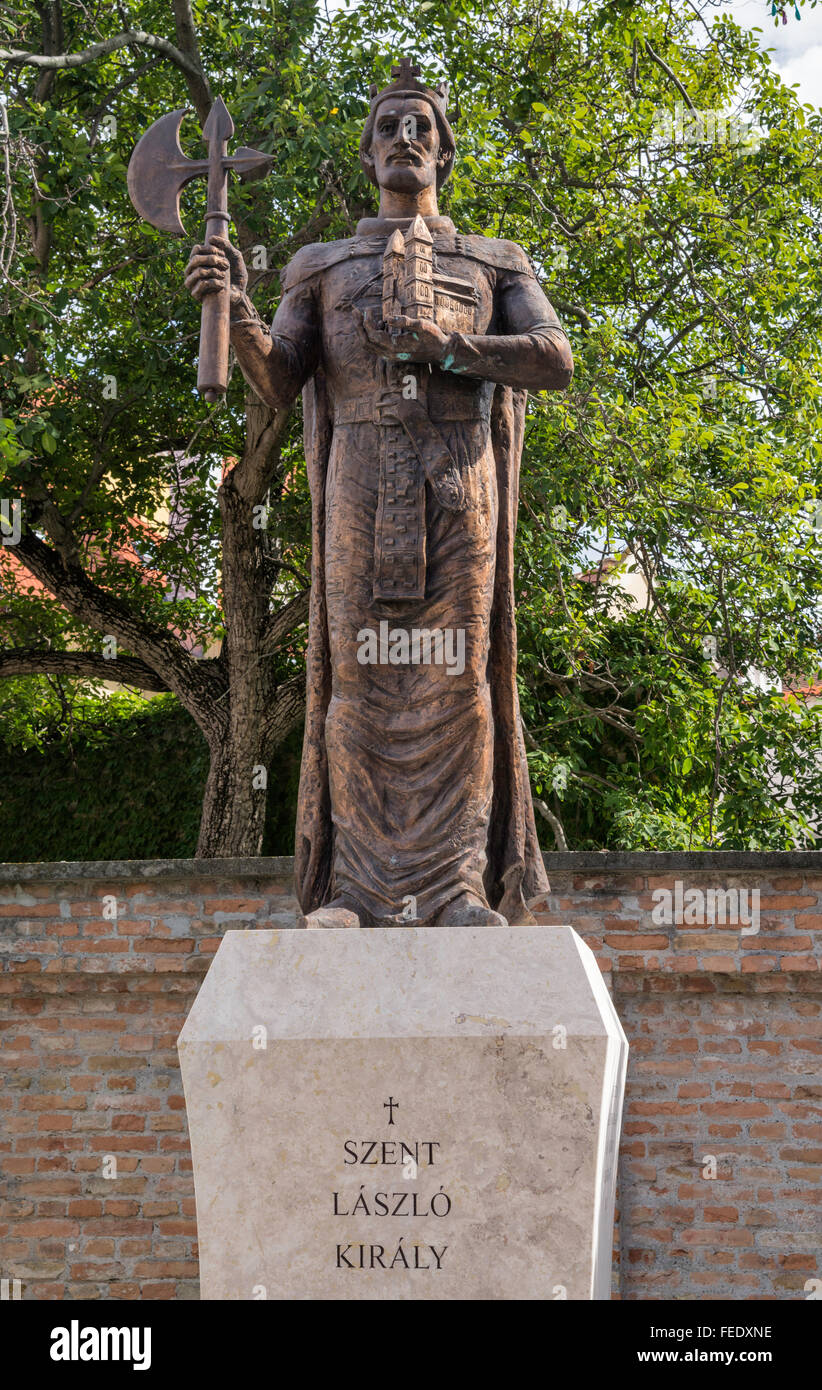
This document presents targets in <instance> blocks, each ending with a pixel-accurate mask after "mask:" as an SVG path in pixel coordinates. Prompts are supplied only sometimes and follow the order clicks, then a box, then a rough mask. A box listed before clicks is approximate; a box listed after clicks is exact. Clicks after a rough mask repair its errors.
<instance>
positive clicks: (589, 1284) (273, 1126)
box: [178, 926, 628, 1299]
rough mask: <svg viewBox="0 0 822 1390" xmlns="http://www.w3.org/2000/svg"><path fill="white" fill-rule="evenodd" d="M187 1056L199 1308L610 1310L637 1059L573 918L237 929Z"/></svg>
mask: <svg viewBox="0 0 822 1390" xmlns="http://www.w3.org/2000/svg"><path fill="white" fill-rule="evenodd" d="M178 1048H179V1053H180V1062H181V1066H182V1072H183V1083H184V1086H185V1094H186V1105H187V1109H188V1123H189V1129H190V1132H191V1143H192V1151H193V1156H194V1178H195V1184H196V1191H197V1224H198V1239H199V1247H200V1270H201V1289H202V1296H203V1298H216V1299H226V1298H239V1299H252V1298H270V1299H329V1298H330V1299H347V1298H365V1299H395V1298H396V1299H429V1298H432V1299H558V1298H563V1297H567V1298H573V1299H592V1298H593V1299H607V1298H609V1297H610V1286H611V1247H612V1235H613V1205H614V1184H615V1178H616V1152H617V1144H618V1138H619V1129H620V1112H621V1105H622V1093H623V1088H624V1079H625V1063H626V1058H627V1051H628V1047H627V1043H626V1041H625V1036H624V1034H623V1032H622V1029H621V1027H620V1025H619V1021H618V1019H617V1016H616V1013H615V1012H614V1008H613V1005H612V1004H611V1001H610V998H609V996H608V992H607V990H606V988H605V985H604V982H603V980H602V977H601V975H600V972H599V970H598V968H597V965H596V962H595V960H594V957H593V955H592V954H591V951H590V950H589V949H588V947H587V946H586V945H585V944H584V943H583V942H582V941H581V940H580V938H579V937H578V936H577V935H576V933H575V932H574V931H572V929H571V928H570V927H547V926H543V927H480V928H473V927H454V928H443V929H437V928H423V927H416V928H415V927H397V928H379V929H374V930H352V931H345V930H336V931H335V930H331V931H300V930H296V929H295V930H293V931H290V930H281V931H229V932H228V933H227V934H226V936H225V938H224V940H223V942H222V944H221V946H220V949H219V951H218V952H217V955H216V957H215V959H214V962H213V964H212V966H211V969H210V970H209V972H208V975H207V977H206V980H205V983H204V984H203V986H202V988H201V990H200V992H199V994H198V996H197V999H196V1000H195V1003H194V1006H193V1008H192V1010H191V1013H190V1014H189V1016H188V1018H187V1020H186V1023H185V1026H184V1028H183V1031H182V1033H181V1034H180V1038H179V1042H178Z"/></svg>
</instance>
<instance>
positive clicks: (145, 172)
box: [127, 97, 273, 401]
mask: <svg viewBox="0 0 822 1390" xmlns="http://www.w3.org/2000/svg"><path fill="white" fill-rule="evenodd" d="M186 112H187V108H186V107H182V108H181V109H180V110H179V111H172V112H170V114H169V115H168V116H161V117H160V119H159V120H157V121H155V122H154V124H153V125H152V126H149V128H148V130H147V131H146V133H145V135H143V136H142V138H141V139H140V140H139V141H138V142H137V144H136V146H135V148H134V152H133V154H132V156H131V159H130V161H129V166H128V176H127V177H128V191H129V196H130V197H131V201H132V203H133V204H134V206H135V208H136V209H137V211H138V212H139V214H140V216H141V217H142V218H144V219H145V221H146V222H150V223H151V225H152V227H157V228H158V229H159V230H160V231H161V232H172V233H174V235H175V236H185V227H184V226H183V224H182V222H181V221H180V194H181V192H182V190H183V189H184V188H185V186H186V184H187V183H190V182H191V180H192V179H196V178H197V176H198V175H201V174H202V175H207V177H208V198H207V203H206V235H205V241H206V245H208V244H209V243H210V242H211V240H212V238H213V237H214V236H219V235H221V234H223V233H225V232H226V231H227V229H228V221H229V218H228V201H227V196H228V190H227V185H228V174H229V170H231V169H233V170H234V171H235V172H236V173H248V172H250V171H251V170H252V169H259V168H262V166H263V165H265V164H270V163H271V162H272V159H273V157H272V156H271V155H268V154H263V153H262V151H261V150H251V149H248V148H247V147H246V146H241V147H240V149H238V151H237V153H236V154H234V155H227V154H226V145H227V143H228V141H229V140H230V139H231V136H232V135H233V134H234V122H233V121H232V119H231V116H230V115H229V113H228V110H227V108H226V105H225V102H224V101H223V99H222V97H217V100H216V101H215V102H214V105H213V106H212V108H211V110H210V112H209V114H208V119H207V120H206V123H205V125H204V126H203V139H204V140H205V142H206V144H207V145H208V158H207V159H188V158H187V156H186V155H184V154H183V151H182V150H181V149H180V126H181V125H182V122H183V117H184V116H185V115H186ZM228 333H229V286H228V285H226V286H225V288H224V289H223V290H220V291H218V292H217V293H215V294H210V295H208V296H207V297H206V298H205V299H204V300H203V306H202V319H201V325H200V363H199V369H198V374H197V389H198V390H199V391H201V392H202V393H203V394H204V395H205V397H206V400H209V401H212V400H216V399H218V397H219V396H222V395H224V394H225V389H226V385H227V381H228Z"/></svg>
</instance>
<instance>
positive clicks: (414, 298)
mask: <svg viewBox="0 0 822 1390" xmlns="http://www.w3.org/2000/svg"><path fill="white" fill-rule="evenodd" d="M400 314H404V315H406V317H408V318H417V319H433V320H434V322H435V323H436V324H437V325H438V326H439V327H440V328H441V329H442V331H443V332H444V333H473V332H474V331H475V328H476V322H475V319H476V294H475V291H474V287H473V285H472V284H471V282H470V280H461V279H459V277H458V276H455V275H442V274H441V273H440V272H439V271H438V270H437V269H436V268H435V257H434V246H433V242H432V240H431V233H430V232H429V230H428V228H427V227H426V225H425V222H424V221H423V219H422V218H421V217H415V218H414V221H413V222H412V223H411V226H410V227H409V228H408V231H407V232H406V233H405V236H403V234H402V232H401V231H399V230H397V231H395V232H394V233H393V234H392V236H391V237H390V238H389V240H388V245H387V246H386V248H385V252H384V254H383V280H382V316H383V321H387V320H388V319H391V318H396V317H397V316H398V315H400Z"/></svg>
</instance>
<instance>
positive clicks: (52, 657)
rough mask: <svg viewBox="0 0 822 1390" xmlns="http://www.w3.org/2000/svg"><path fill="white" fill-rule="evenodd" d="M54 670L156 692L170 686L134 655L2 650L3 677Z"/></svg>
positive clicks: (1, 671) (0, 673)
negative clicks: (108, 655)
mask: <svg viewBox="0 0 822 1390" xmlns="http://www.w3.org/2000/svg"><path fill="white" fill-rule="evenodd" d="M52 673H56V674H58V675H62V676H81V677H88V678H91V679H98V680H106V681H118V682H119V683H120V684H121V685H134V686H136V687H137V689H138V690H149V691H152V692H155V693H156V692H162V691H167V690H168V689H169V686H168V683H167V682H166V681H164V680H163V678H162V676H158V675H157V673H156V671H152V669H151V667H150V666H148V665H147V664H146V662H145V661H140V660H139V658H138V657H134V656H118V657H111V658H109V657H105V656H102V655H101V654H100V653H99V652H53V651H45V650H42V651H36V650H34V649H33V648H31V647H18V648H12V650H10V651H5V652H3V651H0V677H3V676H46V675H50V674H52Z"/></svg>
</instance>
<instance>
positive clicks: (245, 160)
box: [224, 145, 274, 174]
mask: <svg viewBox="0 0 822 1390" xmlns="http://www.w3.org/2000/svg"><path fill="white" fill-rule="evenodd" d="M224 163H225V166H226V168H227V169H233V170H234V172H235V173H236V174H250V173H251V171H252V170H253V169H262V167H263V165H264V164H273V163H274V156H273V154H263V152H262V150H250V149H249V148H248V146H247V145H241V146H240V148H239V149H238V150H237V153H236V154H233V155H231V156H230V157H229V158H228V159H226V160H225V161H224Z"/></svg>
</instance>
